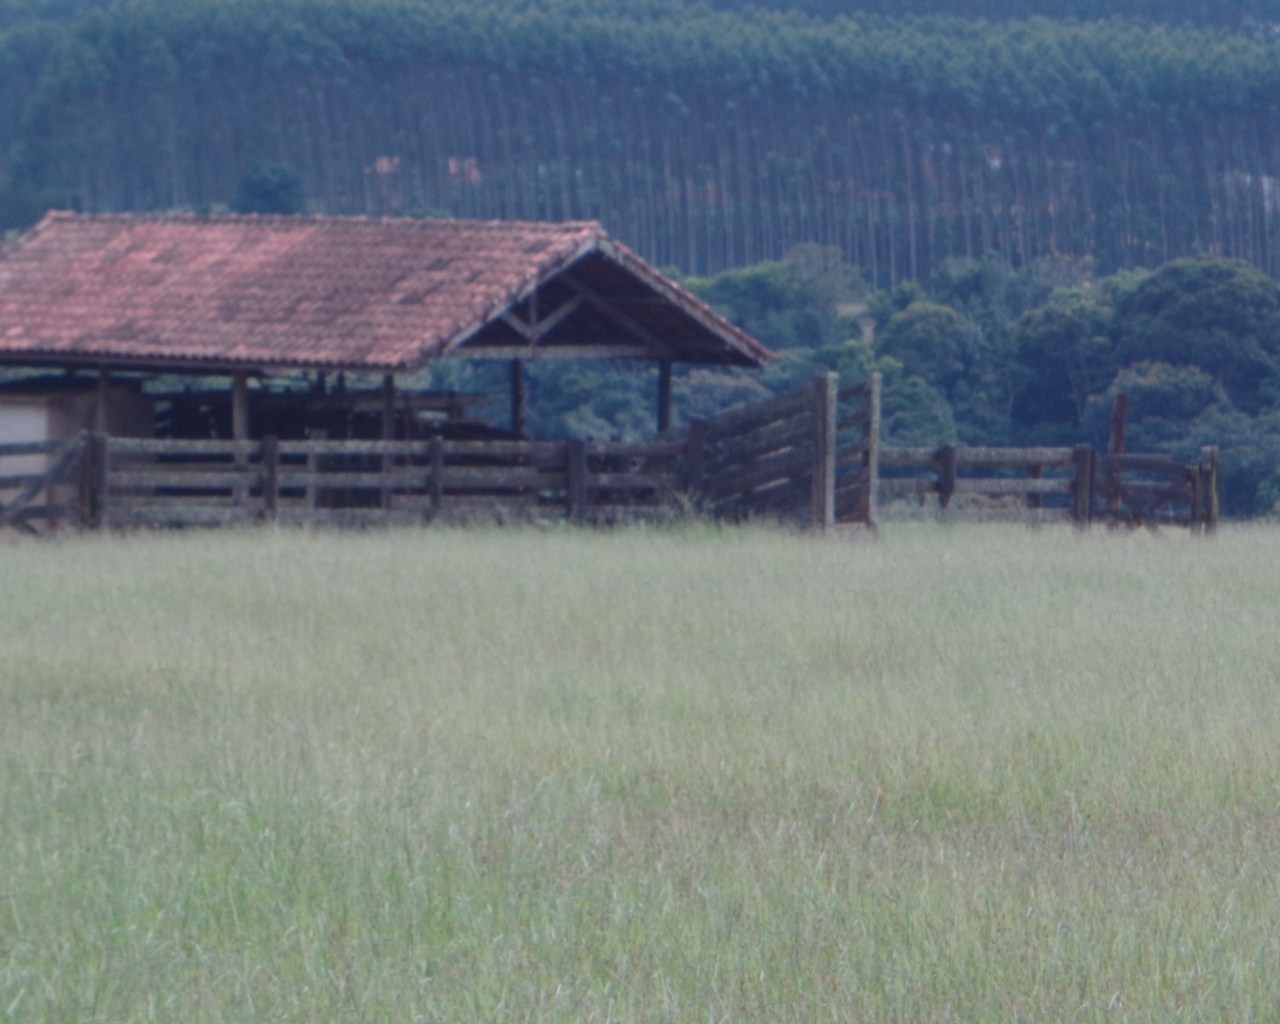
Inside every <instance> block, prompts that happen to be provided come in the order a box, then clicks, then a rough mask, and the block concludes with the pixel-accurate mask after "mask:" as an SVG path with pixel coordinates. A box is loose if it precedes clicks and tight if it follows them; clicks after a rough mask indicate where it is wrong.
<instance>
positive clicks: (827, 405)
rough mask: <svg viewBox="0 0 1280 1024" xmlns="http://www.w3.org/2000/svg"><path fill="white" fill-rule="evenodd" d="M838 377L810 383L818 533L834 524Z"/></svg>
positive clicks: (814, 522) (827, 376) (829, 375)
mask: <svg viewBox="0 0 1280 1024" xmlns="http://www.w3.org/2000/svg"><path fill="white" fill-rule="evenodd" d="M839 386H840V378H839V376H838V375H837V374H834V373H824V374H821V375H819V376H818V377H815V378H814V380H813V404H814V411H813V419H814V424H813V425H814V430H813V520H812V525H813V527H814V529H817V530H829V529H830V528H831V527H832V526H834V525H835V521H836V437H837V432H836V418H837V416H838V415H839V409H838V404H839V403H838V400H837V395H838V392H839Z"/></svg>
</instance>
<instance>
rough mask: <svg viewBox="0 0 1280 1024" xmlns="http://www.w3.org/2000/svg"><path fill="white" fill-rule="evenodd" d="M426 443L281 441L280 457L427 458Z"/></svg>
mask: <svg viewBox="0 0 1280 1024" xmlns="http://www.w3.org/2000/svg"><path fill="white" fill-rule="evenodd" d="M426 451H427V448H426V443H425V442H423V441H330V440H319V439H312V440H307V441H281V442H280V457H281V458H282V459H284V458H288V457H291V456H294V457H296V456H302V455H332V456H340V455H342V456H352V455H379V456H381V455H389V456H392V457H394V456H400V457H401V458H419V459H422V458H425V457H426Z"/></svg>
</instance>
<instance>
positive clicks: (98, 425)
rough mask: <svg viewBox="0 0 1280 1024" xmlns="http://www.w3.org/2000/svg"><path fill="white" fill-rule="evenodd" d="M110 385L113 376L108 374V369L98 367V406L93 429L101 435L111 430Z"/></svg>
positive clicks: (95, 409) (95, 411)
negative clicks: (108, 411) (109, 416)
mask: <svg viewBox="0 0 1280 1024" xmlns="http://www.w3.org/2000/svg"><path fill="white" fill-rule="evenodd" d="M110 384H111V375H110V374H109V373H107V368H106V367H105V366H100V367H98V394H97V405H96V407H95V408H94V410H93V429H94V431H95V432H97V433H99V434H105V433H107V431H108V430H109V429H110V420H109V418H108V416H107V404H108V397H109V395H110V387H109V386H110Z"/></svg>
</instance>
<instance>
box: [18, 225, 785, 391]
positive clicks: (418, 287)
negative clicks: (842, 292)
mask: <svg viewBox="0 0 1280 1024" xmlns="http://www.w3.org/2000/svg"><path fill="white" fill-rule="evenodd" d="M446 356H460V357H470V358H483V357H488V358H529V357H532V358H537V357H539V356H542V357H548V356H559V357H566V356H593V357H596V356H599V357H610V356H612V357H627V358H652V359H671V360H674V361H682V362H694V363H728V364H737V365H758V364H760V363H762V362H764V361H766V360H769V359H771V358H772V353H771V352H770V351H769V350H768V349H767V348H765V347H764V346H763V345H761V344H760V343H759V342H758V341H756V340H755V339H753V338H752V337H750V336H749V335H747V334H746V333H744V332H743V331H741V330H739V329H738V328H736V327H734V326H733V325H732V324H730V323H729V322H728V321H727V320H725V319H724V318H723V317H721V316H719V315H718V314H716V313H715V312H713V311H712V310H711V309H710V308H709V307H707V306H706V305H705V304H704V303H702V302H701V301H700V300H698V299H697V298H695V297H694V296H692V295H690V294H689V293H688V292H687V291H685V290H684V289H683V288H681V287H680V286H679V285H677V284H676V283H675V282H673V281H671V280H670V279H669V278H667V277H665V276H664V275H662V274H661V273H659V272H658V271H657V270H655V269H654V268H653V267H651V266H649V264H647V263H645V262H644V260H642V259H640V257H639V256H637V255H636V254H635V253H633V252H632V251H631V250H630V249H628V248H627V247H626V246H624V245H621V244H619V243H617V242H615V241H613V240H611V239H610V238H609V237H608V236H607V235H606V234H605V232H604V230H603V228H601V226H600V225H599V224H597V223H595V222H590V221H585V222H570V223H522V222H508V221H501V222H484V221H461V220H422V219H410V218H383V219H372V218H366V217H258V216H249V217H240V216H230V215H227V216H221V215H219V216H209V217H199V216H194V215H180V216H133V215H123V214H112V215H81V214H73V213H59V212H55V213H50V214H49V215H48V216H46V217H45V219H44V220H43V221H41V222H40V223H39V224H38V225H37V226H36V227H35V228H33V229H32V230H31V232H30V233H29V234H27V235H26V236H24V237H23V238H22V239H20V240H19V241H18V242H17V243H16V244H15V245H13V246H11V247H9V248H8V249H5V250H3V252H0V363H10V364H16V363H24V364H31V363H52V364H57V365H73V364H74V365H102V364H108V365H113V366H141V365H147V366H155V367H175V368H177V367H185V368H188V369H206V370H208V371H209V372H217V371H218V370H220V369H232V368H235V369H249V368H272V367H275V368H286V367H306V368H317V369H328V368H332V369H346V370H376V371H380V372H394V371H397V370H412V369H416V368H418V367H420V366H421V365H422V364H423V363H425V362H427V361H429V360H432V359H438V358H442V357H446Z"/></svg>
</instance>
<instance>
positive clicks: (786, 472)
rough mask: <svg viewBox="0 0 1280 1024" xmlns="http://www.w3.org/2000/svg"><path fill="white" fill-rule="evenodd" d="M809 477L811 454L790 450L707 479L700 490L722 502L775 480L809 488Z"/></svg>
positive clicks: (810, 474) (811, 469) (810, 480)
mask: <svg viewBox="0 0 1280 1024" xmlns="http://www.w3.org/2000/svg"><path fill="white" fill-rule="evenodd" d="M812 474H813V452H812V451H811V450H806V449H804V448H793V449H791V450H790V451H786V452H781V453H779V454H778V455H774V456H771V457H769V458H767V459H761V460H759V461H758V462H753V463H751V464H750V465H748V466H745V467H743V468H742V469H739V470H734V471H733V472H731V473H724V474H721V475H719V476H717V477H715V478H713V479H711V480H708V481H707V483H706V485H705V487H704V490H705V492H706V493H707V494H708V495H709V496H710V497H711V498H712V499H713V500H715V501H722V500H724V499H725V498H728V497H729V496H731V495H733V494H735V493H739V492H746V491H753V490H757V489H758V488H761V487H764V486H766V485H768V484H771V483H774V482H776V481H779V480H801V479H802V480H803V481H804V482H805V485H806V486H808V487H810V488H811V487H812V486H813V480H812Z"/></svg>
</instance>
